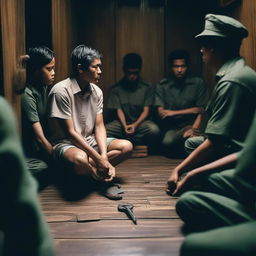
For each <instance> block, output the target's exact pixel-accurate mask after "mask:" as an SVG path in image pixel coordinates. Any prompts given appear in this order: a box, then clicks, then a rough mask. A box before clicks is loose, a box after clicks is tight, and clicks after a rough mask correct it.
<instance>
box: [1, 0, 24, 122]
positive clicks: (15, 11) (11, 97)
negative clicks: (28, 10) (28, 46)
mask: <svg viewBox="0 0 256 256" xmlns="http://www.w3.org/2000/svg"><path fill="white" fill-rule="evenodd" d="M0 3H1V31H2V52H3V83H4V90H3V91H4V96H5V98H6V99H7V100H8V101H9V102H10V103H11V104H12V106H13V107H14V109H15V112H16V115H17V118H18V122H19V121H20V97H19V96H18V94H17V92H16V91H15V90H16V89H17V88H14V87H15V86H19V87H22V86H23V84H24V82H25V77H24V76H23V74H24V72H23V70H21V69H20V68H21V67H20V66H19V61H18V59H19V56H21V55H23V54H24V53H25V25H24V24H25V17H24V14H25V10H24V0H1V2H0ZM19 75H20V76H19ZM14 81H16V84H15V83H14Z"/></svg>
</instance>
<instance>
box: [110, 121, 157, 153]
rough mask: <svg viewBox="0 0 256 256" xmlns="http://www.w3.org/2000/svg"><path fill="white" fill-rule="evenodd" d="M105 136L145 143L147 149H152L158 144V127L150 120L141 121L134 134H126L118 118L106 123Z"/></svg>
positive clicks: (134, 142)
mask: <svg viewBox="0 0 256 256" xmlns="http://www.w3.org/2000/svg"><path fill="white" fill-rule="evenodd" d="M106 130H107V136H108V137H114V138H118V139H127V140H130V141H131V142H132V143H133V144H137V145H139V144H145V145H147V146H148V147H149V150H153V149H154V148H156V146H157V145H158V144H159V139H160V129H159V127H158V126H157V125H156V124H155V123H154V122H152V121H150V120H146V121H144V122H142V123H141V124H140V125H139V126H138V128H137V130H136V131H135V133H134V134H132V135H129V136H128V135H126V134H125V132H124V129H123V127H122V125H121V123H120V122H119V121H118V120H115V121H112V122H110V123H108V124H106Z"/></svg>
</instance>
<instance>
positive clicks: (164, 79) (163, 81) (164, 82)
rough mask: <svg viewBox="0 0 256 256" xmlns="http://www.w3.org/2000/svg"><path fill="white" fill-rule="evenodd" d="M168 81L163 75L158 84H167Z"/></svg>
mask: <svg viewBox="0 0 256 256" xmlns="http://www.w3.org/2000/svg"><path fill="white" fill-rule="evenodd" d="M169 82H170V79H169V78H167V77H164V78H163V79H161V80H160V82H159V84H161V85H163V84H168V83H169Z"/></svg>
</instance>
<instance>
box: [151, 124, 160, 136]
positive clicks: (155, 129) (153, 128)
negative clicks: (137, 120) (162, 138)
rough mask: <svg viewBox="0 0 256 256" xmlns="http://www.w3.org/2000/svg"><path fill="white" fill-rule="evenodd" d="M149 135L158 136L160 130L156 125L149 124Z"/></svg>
mask: <svg viewBox="0 0 256 256" xmlns="http://www.w3.org/2000/svg"><path fill="white" fill-rule="evenodd" d="M149 135H150V136H154V137H157V136H159V135H160V129H159V127H158V126H157V125H156V124H151V125H150V126H149Z"/></svg>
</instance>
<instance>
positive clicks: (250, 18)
mask: <svg viewBox="0 0 256 256" xmlns="http://www.w3.org/2000/svg"><path fill="white" fill-rule="evenodd" d="M233 16H234V18H237V19H238V20H240V21H241V22H242V23H243V24H244V25H245V26H246V27H247V29H248V31H249V36H248V38H246V39H244V41H243V44H242V47H241V55H242V56H243V57H245V59H246V61H247V63H248V65H250V66H251V67H252V68H254V69H255V70H256V1H254V0H253V1H252V0H243V1H242V3H241V6H239V7H238V8H236V9H235V10H234V12H233Z"/></svg>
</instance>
